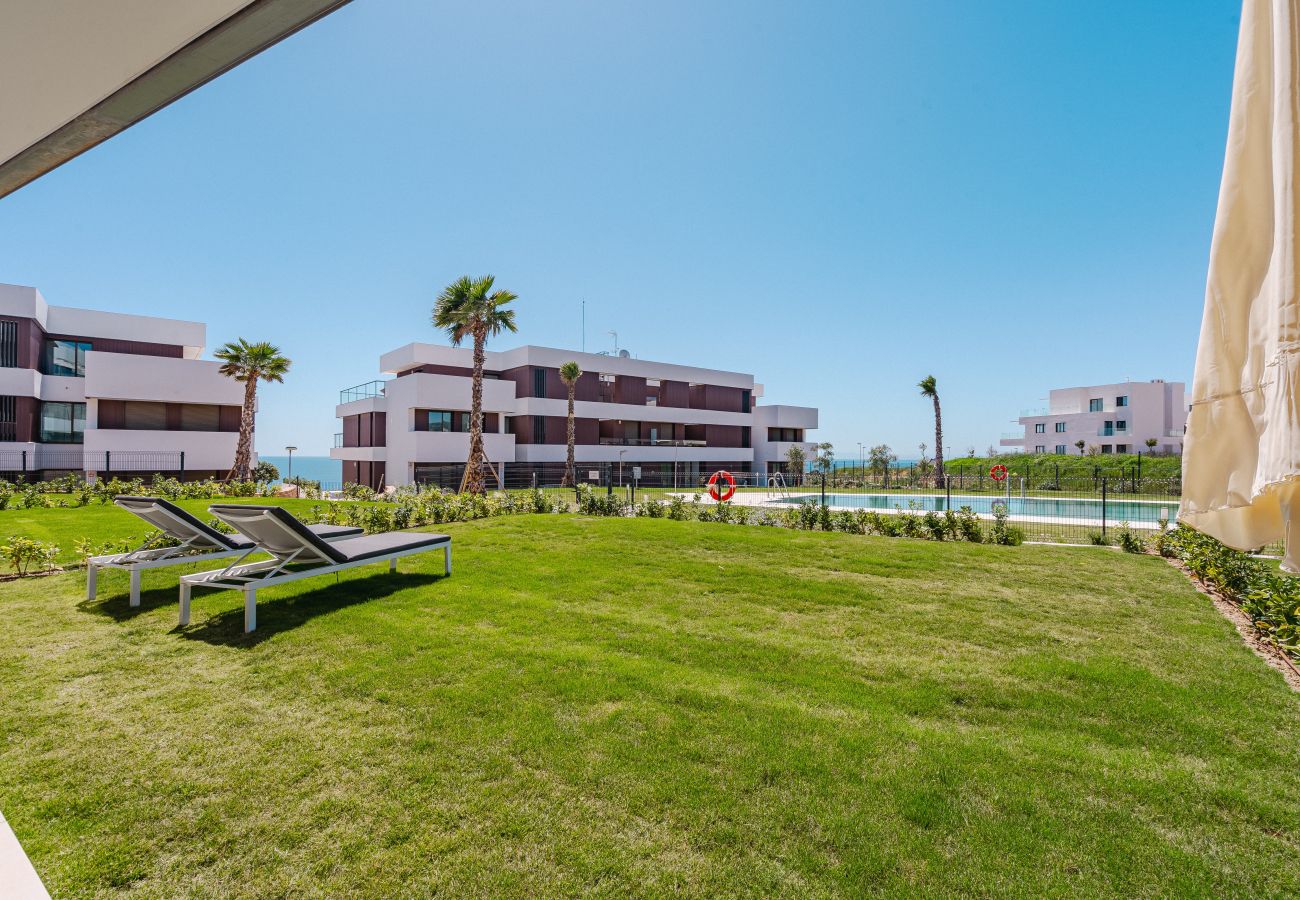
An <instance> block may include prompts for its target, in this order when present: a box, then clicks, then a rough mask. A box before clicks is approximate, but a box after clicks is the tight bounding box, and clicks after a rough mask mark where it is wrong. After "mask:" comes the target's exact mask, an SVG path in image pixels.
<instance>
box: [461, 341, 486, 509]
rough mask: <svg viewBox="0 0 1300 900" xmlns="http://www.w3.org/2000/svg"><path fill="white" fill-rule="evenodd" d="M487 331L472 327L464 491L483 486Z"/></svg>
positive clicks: (481, 489)
mask: <svg viewBox="0 0 1300 900" xmlns="http://www.w3.org/2000/svg"><path fill="white" fill-rule="evenodd" d="M486 343H487V332H486V330H484V329H478V328H476V329H474V380H473V383H472V384H471V386H470V395H469V396H470V399H469V459H468V461H466V463H465V477H464V478H462V479H461V481H460V489H461V491H462V492H464V493H470V494H481V493H483V491H484V488H483V461H484V459H485V458H486V454H484V452H483V362H484V353H483V345H484V344H486Z"/></svg>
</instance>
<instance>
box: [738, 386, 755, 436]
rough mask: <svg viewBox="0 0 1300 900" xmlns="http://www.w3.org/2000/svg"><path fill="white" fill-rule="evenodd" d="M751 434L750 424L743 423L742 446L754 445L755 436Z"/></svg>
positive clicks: (741, 431) (741, 430)
mask: <svg viewBox="0 0 1300 900" xmlns="http://www.w3.org/2000/svg"><path fill="white" fill-rule="evenodd" d="M745 393H746V394H748V393H749V391H746V392H745ZM751 434H752V432H751V431H750V428H749V426H748V425H741V426H740V446H742V447H751V446H753V438H752V437H751Z"/></svg>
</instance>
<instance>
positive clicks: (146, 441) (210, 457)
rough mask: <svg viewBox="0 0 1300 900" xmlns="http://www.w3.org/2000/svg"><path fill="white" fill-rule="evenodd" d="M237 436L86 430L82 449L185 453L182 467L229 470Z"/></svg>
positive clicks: (212, 433) (233, 434)
mask: <svg viewBox="0 0 1300 900" xmlns="http://www.w3.org/2000/svg"><path fill="white" fill-rule="evenodd" d="M238 443H239V434H238V433H235V432H225V431H222V432H212V431H129V430H125V429H113V430H103V429H98V428H93V429H92V428H87V429H86V443H85V450H86V452H87V453H98V452H101V451H104V450H108V451H125V450H145V451H149V452H155V453H171V452H184V454H185V468H186V469H188V470H197V469H218V470H219V469H229V468H230V466H231V465H232V464H233V463H234V461H235V446H236V445H237V444H238Z"/></svg>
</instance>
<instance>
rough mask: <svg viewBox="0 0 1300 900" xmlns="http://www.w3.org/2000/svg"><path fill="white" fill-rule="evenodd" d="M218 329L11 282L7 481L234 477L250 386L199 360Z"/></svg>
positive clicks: (3, 438)
mask: <svg viewBox="0 0 1300 900" xmlns="http://www.w3.org/2000/svg"><path fill="white" fill-rule="evenodd" d="M206 331H207V329H206V326H204V325H203V324H201V323H198V322H184V321H179V320H176V319H160V318H155V317H153V316H135V315H125V314H122V313H112V312H101V311H99V310H91V309H74V308H71V307H66V306H50V305H49V304H47V303H46V302H45V298H44V297H42V296H41V292H40V291H38V290H37V289H36V288H33V287H23V286H20V285H13V284H0V477H3V478H9V479H13V478H16V477H18V476H20V475H21V476H23V477H25V478H27V479H29V480H30V479H33V478H48V477H52V476H55V475H60V474H63V473H65V472H79V473H83V474H84V475H86V476H87V477H90V478H94V477H96V476H99V475H104V474H113V475H122V476H123V477H128V476H131V477H133V476H136V475H139V476H149V475H153V474H155V473H163V474H168V475H172V476H176V477H185V478H200V477H207V476H224V475H225V474H226V473H227V472H229V470H230V466H231V464H232V463H233V462H234V458H235V445H236V443H237V441H238V439H239V434H238V432H239V411H240V406H241V404H242V403H243V386H242V385H241V384H239V383H238V382H236V381H235V380H233V379H231V378H226V377H225V376H223V375H221V373H220V372H219V368H220V364H219V363H216V362H212V361H207V360H201V359H199V356H200V354H201V353H202V352H203V346H204V342H205V339H206Z"/></svg>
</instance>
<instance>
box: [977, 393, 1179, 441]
mask: <svg viewBox="0 0 1300 900" xmlns="http://www.w3.org/2000/svg"><path fill="white" fill-rule="evenodd" d="M1183 391H1184V385H1183V383H1182V382H1181V381H1164V380H1162V379H1159V378H1157V379H1155V380H1153V381H1125V382H1120V383H1118V384H1100V385H1092V386H1090V387H1074V388H1061V389H1059V390H1054V391H1052V392H1050V394H1049V395H1048V398H1049V399H1048V403H1049V406H1048V408H1047V409H1045V410H1031V411H1027V413H1026V414H1025V415H1022V416H1021V417H1020V419H1019V424H1020V425H1021V427H1022V428H1023V434H1022V433H1016V434H1011V435H1005V436H1003V438H1002V442H1001V443H1002V445H1003V446H1010V447H1020V448H1022V449H1023V450H1024V451H1025V452H1026V453H1067V454H1068V453H1080V452H1084V451H1086V450H1087V449H1088V448H1089V447H1092V446H1096V447H1097V448H1098V449H1099V450H1100V451H1101V452H1102V453H1107V454H1109V453H1138V452H1143V453H1146V452H1148V446H1147V441H1148V440H1154V441H1155V446H1154V449H1155V450H1156V451H1157V452H1159V453H1181V452H1182V450H1183V432H1184V431H1185V430H1186V426H1187V404H1186V402H1185V401H1184V399H1183ZM1079 441H1082V442H1083V444H1084V447H1083V451H1081V450H1080V448H1079V446H1078V443H1079Z"/></svg>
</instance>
